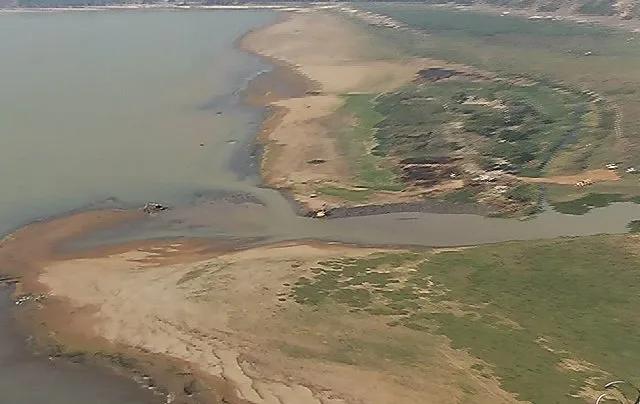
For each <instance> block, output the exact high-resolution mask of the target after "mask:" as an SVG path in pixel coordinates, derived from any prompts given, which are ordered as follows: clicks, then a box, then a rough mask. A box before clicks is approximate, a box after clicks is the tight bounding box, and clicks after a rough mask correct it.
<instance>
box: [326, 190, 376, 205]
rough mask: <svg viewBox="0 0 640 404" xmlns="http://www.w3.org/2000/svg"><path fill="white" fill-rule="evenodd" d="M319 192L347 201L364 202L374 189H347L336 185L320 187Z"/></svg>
mask: <svg viewBox="0 0 640 404" xmlns="http://www.w3.org/2000/svg"><path fill="white" fill-rule="evenodd" d="M318 193H320V194H323V195H328V196H335V197H338V198H341V199H344V200H347V201H352V202H363V201H366V200H367V199H369V197H370V196H371V194H372V191H371V190H369V189H346V188H336V187H322V188H318Z"/></svg>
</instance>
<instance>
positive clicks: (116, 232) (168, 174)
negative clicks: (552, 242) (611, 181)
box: [0, 11, 640, 404]
mask: <svg viewBox="0 0 640 404" xmlns="http://www.w3.org/2000/svg"><path fill="white" fill-rule="evenodd" d="M276 18H277V14H275V13H273V12H268V11H206V12H205V11H182V12H169V11H131V12H73V13H28V14H1V13H0V89H1V91H0V190H1V195H2V196H1V197H0V234H2V233H6V232H9V231H11V230H12V229H15V228H16V227H19V226H21V225H23V224H25V223H28V222H30V221H33V220H36V219H42V218H46V217H49V216H52V215H57V214H61V213H64V212H68V211H70V210H73V209H79V208H86V207H92V206H93V207H101V206H119V207H128V206H139V205H141V204H143V203H144V202H146V201H149V200H157V201H161V202H164V203H168V204H171V205H174V206H176V208H175V209H173V210H171V211H169V212H166V213H164V214H161V215H158V216H156V217H154V218H150V219H146V220H143V221H141V222H136V223H128V224H125V225H122V226H119V227H116V228H113V229H110V230H106V231H104V232H101V233H98V234H97V235H96V236H95V237H94V238H93V239H89V240H87V243H92V242H94V243H95V242H105V241H123V240H132V239H141V238H153V237H174V236H227V237H247V238H248V237H250V238H260V239H269V240H291V239H301V238H314V239H322V240H330V241H344V242H359V243H367V244H413V245H430V246H454V245H466V244H477V243H488V242H499V241H505V240H515V239H535V238H542V237H555V236H560V235H586V234H594V233H600V232H604V233H614V232H622V231H624V229H625V226H626V224H627V223H628V222H629V221H630V220H633V219H636V218H638V217H640V206H638V205H634V204H616V205H612V206H609V207H607V208H601V209H596V210H593V211H592V212H590V213H589V214H587V215H584V216H568V215H561V214H558V213H555V212H553V211H547V212H545V213H543V214H541V215H539V216H538V217H537V218H535V219H531V220H528V221H516V220H505V219H491V218H484V217H481V216H475V215H460V214H436V213H393V214H386V215H378V216H371V217H352V218H344V219H334V220H324V221H319V220H313V219H308V218H302V217H298V216H296V214H295V210H294V208H293V207H292V205H291V204H290V203H289V202H288V201H287V200H286V199H285V198H283V197H282V196H281V195H280V194H279V193H278V192H276V191H273V190H269V189H265V188H261V187H260V186H259V178H257V176H256V175H255V171H256V170H255V167H256V163H257V162H256V161H255V160H254V159H252V158H251V157H250V147H249V146H248V144H249V142H250V140H251V139H252V138H253V137H254V136H255V134H256V132H257V130H258V129H259V126H260V123H261V120H262V119H263V117H264V116H263V115H264V111H263V110H260V109H256V108H251V107H247V106H243V105H242V104H241V103H240V93H241V91H242V90H243V89H244V88H245V86H246V85H247V83H248V81H249V80H250V79H251V78H252V77H255V76H256V75H257V74H260V72H263V71H265V70H268V69H269V66H268V65H267V64H266V63H265V62H264V61H262V60H260V59H259V58H257V57H255V56H252V55H248V54H245V53H242V52H240V51H238V50H237V49H235V48H234V41H235V40H236V39H237V38H238V37H239V36H241V35H242V34H243V33H244V32H246V31H247V30H249V29H252V28H255V27H259V26H261V25H264V24H267V23H269V22H271V21H274V20H275V19H276ZM221 195H222V197H221ZM238 195H240V196H241V197H238ZM238 200H241V201H242V202H243V203H237V202H238ZM247 201H249V203H246V202H247ZM0 272H1V268H0ZM7 293H8V292H7V291H6V290H4V291H0V402H11V403H12V404H31V403H65V404H67V403H68V404H76V403H87V402H91V403H100V404H102V403H105V404H107V403H109V404H111V403H129V402H131V403H134V402H135V403H144V402H146V401H145V400H147V399H149V398H148V397H147V396H144V397H142V396H140V394H137V393H139V391H138V390H136V389H137V387H135V386H133V385H132V384H131V383H127V382H125V381H122V380H120V379H117V380H116V379H113V378H112V377H111V376H107V375H105V374H104V373H102V372H100V371H93V370H91V371H85V370H78V368H74V367H71V368H69V367H67V366H66V365H63V364H58V365H53V364H51V363H49V362H48V361H47V360H46V359H44V360H40V359H36V358H31V357H29V356H28V355H26V353H25V351H24V346H23V344H22V338H21V337H20V336H19V334H16V333H15V332H14V331H13V330H12V329H11V326H10V322H9V316H10V314H9V312H8V311H7V309H6V308H7V307H8V305H9V304H10V303H9V302H8V295H7ZM114 384H117V385H118V386H119V388H112V387H113V386H114ZM88 397H89V398H88ZM7 398H9V400H8V401H7Z"/></svg>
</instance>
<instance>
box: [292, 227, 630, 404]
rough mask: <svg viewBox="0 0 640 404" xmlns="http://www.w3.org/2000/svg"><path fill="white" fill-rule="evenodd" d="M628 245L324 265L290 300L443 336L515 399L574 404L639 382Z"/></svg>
mask: <svg viewBox="0 0 640 404" xmlns="http://www.w3.org/2000/svg"><path fill="white" fill-rule="evenodd" d="M634 244H635V241H634V240H631V239H628V238H625V237H622V236H618V237H611V236H609V237H603V236H598V237H588V238H577V239H561V240H555V241H538V242H526V243H520V242H518V243H507V244H502V245H497V246H487V247H477V248H472V249H466V250H462V251H449V252H421V253H418V252H414V253H403V254H386V255H385V254H378V255H373V256H370V257H369V258H365V259H360V260H353V259H345V260H332V261H327V262H321V263H318V267H317V269H316V271H315V272H316V273H315V274H314V275H313V276H311V277H305V278H301V279H300V281H299V282H298V283H297V284H295V285H294V287H293V295H294V297H295V299H296V301H297V302H299V303H300V304H303V305H306V306H310V307H313V308H315V309H316V310H324V309H323V308H325V307H333V306H335V305H338V306H343V305H344V306H346V307H348V308H351V310H352V311H358V312H360V313H362V314H363V315H365V314H366V315H374V316H383V317H386V318H388V320H387V323H388V324H389V325H390V326H392V327H406V328H410V329H412V330H415V331H418V332H425V333H427V334H431V333H440V334H444V335H446V336H447V337H448V338H450V339H451V341H452V343H453V345H454V347H456V348H459V349H465V350H468V351H469V352H470V353H471V354H472V355H474V356H476V357H478V358H479V359H481V360H483V361H485V362H487V363H488V364H489V366H490V369H491V371H492V372H493V373H494V374H495V375H496V376H497V377H499V380H500V383H501V384H502V387H503V388H504V389H506V390H508V391H511V392H514V393H516V394H517V395H518V398H519V399H520V400H523V401H529V402H534V403H583V402H584V399H583V398H580V397H578V396H576V395H577V394H579V393H580V392H581V390H582V389H583V388H585V387H587V386H588V385H590V383H595V384H600V383H602V382H603V380H608V378H610V377H612V376H613V377H620V378H626V379H629V380H632V381H633V380H636V381H637V380H639V379H640V369H638V367H637V363H638V361H640V333H639V332H638V331H637V330H638V327H640V318H639V317H638V316H637V307H638V306H639V305H640V294H638V293H637V290H636V289H635V285H637V284H638V282H640V272H638V271H637V255H636V253H635V247H634ZM425 337H426V336H425ZM407 355H409V356H410V353H407ZM541 386H543V388H542V387H541Z"/></svg>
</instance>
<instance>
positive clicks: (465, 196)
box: [443, 188, 478, 203]
mask: <svg viewBox="0 0 640 404" xmlns="http://www.w3.org/2000/svg"><path fill="white" fill-rule="evenodd" d="M477 195H478V190H477V189H474V188H464V189H461V190H458V191H455V192H451V193H449V194H446V195H445V196H444V197H443V199H444V200H445V201H446V202H451V203H473V202H475V201H476V196H477Z"/></svg>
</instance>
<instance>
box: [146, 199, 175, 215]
mask: <svg viewBox="0 0 640 404" xmlns="http://www.w3.org/2000/svg"><path fill="white" fill-rule="evenodd" d="M167 209H169V207H168V206H165V205H163V204H161V203H157V202H147V203H146V204H145V205H144V207H143V208H142V210H143V211H144V213H147V214H151V213H156V212H161V211H163V210H167Z"/></svg>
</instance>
